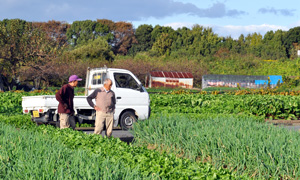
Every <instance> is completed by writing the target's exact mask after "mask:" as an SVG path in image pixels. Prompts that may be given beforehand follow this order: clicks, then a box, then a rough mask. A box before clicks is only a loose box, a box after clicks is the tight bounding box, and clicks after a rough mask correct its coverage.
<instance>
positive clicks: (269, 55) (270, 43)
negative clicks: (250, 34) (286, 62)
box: [261, 30, 287, 60]
mask: <svg viewBox="0 0 300 180" xmlns="http://www.w3.org/2000/svg"><path fill="white" fill-rule="evenodd" d="M283 36H284V32H283V31H282V30H277V31H276V32H275V33H274V32H273V31H268V32H267V33H266V34H265V35H264V39H263V41H262V42H263V46H262V50H261V57H262V58H264V59H274V60H275V59H282V58H287V55H286V51H285V47H284V44H283Z"/></svg>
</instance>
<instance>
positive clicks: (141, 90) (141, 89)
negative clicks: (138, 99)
mask: <svg viewBox="0 0 300 180" xmlns="http://www.w3.org/2000/svg"><path fill="white" fill-rule="evenodd" d="M137 90H138V91H140V92H144V90H143V86H142V85H141V84H139V85H138V88H137Z"/></svg>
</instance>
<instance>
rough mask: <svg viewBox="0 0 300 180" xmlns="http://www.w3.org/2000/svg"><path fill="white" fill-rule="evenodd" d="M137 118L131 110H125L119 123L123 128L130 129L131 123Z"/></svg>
mask: <svg viewBox="0 0 300 180" xmlns="http://www.w3.org/2000/svg"><path fill="white" fill-rule="evenodd" d="M136 120H137V118H136V116H135V115H134V114H133V112H131V111H126V112H125V113H123V114H122V116H121V120H120V124H121V128H122V129H123V130H128V129H132V125H133V123H135V122H136Z"/></svg>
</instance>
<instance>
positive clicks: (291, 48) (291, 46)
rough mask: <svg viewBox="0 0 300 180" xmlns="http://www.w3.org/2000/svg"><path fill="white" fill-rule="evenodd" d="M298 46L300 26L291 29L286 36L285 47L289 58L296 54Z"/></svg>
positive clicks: (299, 42)
mask: <svg viewBox="0 0 300 180" xmlns="http://www.w3.org/2000/svg"><path fill="white" fill-rule="evenodd" d="M298 44H300V26H298V27H294V28H292V29H290V30H289V31H287V32H286V34H285V37H284V46H285V48H286V53H287V55H288V57H289V58H290V57H292V56H293V55H295V54H296V51H295V50H297V49H295V46H298Z"/></svg>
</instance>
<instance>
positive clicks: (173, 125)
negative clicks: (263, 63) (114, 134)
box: [134, 114, 300, 179]
mask: <svg viewBox="0 0 300 180" xmlns="http://www.w3.org/2000/svg"><path fill="white" fill-rule="evenodd" d="M261 120H262V118H261V117H254V116H245V115H224V114H222V115H213V114H189V115H186V114H171V115H170V114H165V115H161V114H156V115H155V116H153V117H152V118H151V120H149V121H143V122H139V123H136V124H135V126H134V137H135V141H136V143H137V144H140V145H147V146H151V147H152V148H154V149H157V150H163V151H167V152H170V153H176V154H177V155H178V156H182V157H186V158H189V159H191V160H193V161H203V162H209V163H212V164H213V165H214V166H215V168H221V167H223V168H227V169H229V170H231V171H235V172H236V173H237V174H238V175H247V176H249V177H252V178H254V179H299V177H300V159H299V157H300V151H299V146H300V134H299V132H296V131H289V130H287V129H285V128H279V127H275V126H273V125H270V124H266V123H261V122H260V121H261Z"/></svg>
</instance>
